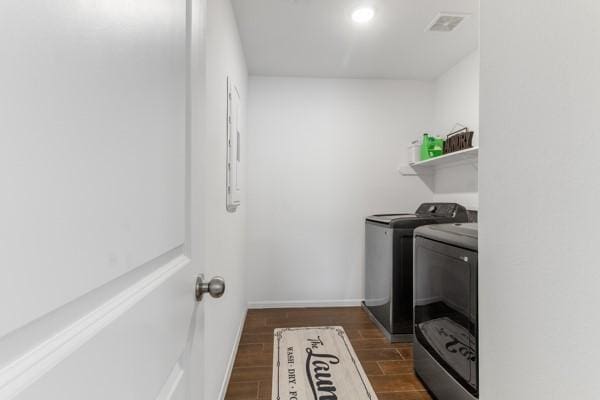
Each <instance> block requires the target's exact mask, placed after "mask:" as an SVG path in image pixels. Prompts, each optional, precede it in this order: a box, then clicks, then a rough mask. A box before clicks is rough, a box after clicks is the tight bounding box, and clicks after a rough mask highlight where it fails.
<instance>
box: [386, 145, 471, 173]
mask: <svg viewBox="0 0 600 400" xmlns="http://www.w3.org/2000/svg"><path fill="white" fill-rule="evenodd" d="M478 155H479V147H473V148H470V149H467V150H461V151H457V152H455V153H450V154H444V155H443V156H439V157H435V158H430V159H429V160H425V161H419V162H416V163H413V164H408V166H407V167H400V168H399V169H398V170H399V171H400V174H401V175H405V176H414V175H430V174H433V172H434V171H435V170H436V169H438V168H445V167H450V166H455V165H464V164H471V165H473V166H474V167H476V166H477V158H478Z"/></svg>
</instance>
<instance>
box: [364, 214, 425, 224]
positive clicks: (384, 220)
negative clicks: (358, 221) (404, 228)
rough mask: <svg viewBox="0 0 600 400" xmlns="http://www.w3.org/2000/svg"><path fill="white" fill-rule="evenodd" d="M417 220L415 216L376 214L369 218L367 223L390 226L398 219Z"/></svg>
mask: <svg viewBox="0 0 600 400" xmlns="http://www.w3.org/2000/svg"><path fill="white" fill-rule="evenodd" d="M414 218H417V216H416V215H415V214H375V215H371V216H368V217H367V221H372V222H378V223H380V224H386V225H388V224H389V223H390V222H392V221H395V220H397V219H414Z"/></svg>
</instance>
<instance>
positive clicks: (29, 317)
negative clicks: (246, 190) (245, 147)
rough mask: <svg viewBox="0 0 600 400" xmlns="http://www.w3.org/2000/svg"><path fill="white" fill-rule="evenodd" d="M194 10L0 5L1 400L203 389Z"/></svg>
mask: <svg viewBox="0 0 600 400" xmlns="http://www.w3.org/2000/svg"><path fill="white" fill-rule="evenodd" d="M203 13H204V6H203V2H202V0H188V1H187V2H186V0H127V1H125V0H53V1H47V0H3V1H2V2H0V49H2V50H1V52H0V61H1V62H0V88H1V89H0V185H1V186H0V187H1V190H2V195H1V196H0V221H2V222H1V223H0V260H1V271H2V276H1V279H0V398H1V399H10V398H19V399H78V400H79V399H86V400H91V399H102V400H106V399H155V398H158V399H171V398H172V399H190V398H194V399H201V398H202V396H201V392H200V390H199V386H201V384H202V380H201V378H202V371H201V362H200V355H201V353H202V342H203V337H202V334H203V329H202V323H201V322H202V318H203V316H202V309H201V308H202V306H201V303H200V304H199V303H196V301H195V297H194V292H193V289H194V281H195V277H196V275H197V273H198V272H200V269H201V266H200V265H198V263H197V261H196V260H199V259H200V257H197V256H196V253H197V252H198V251H200V250H201V248H200V246H198V245H197V243H199V242H200V240H201V238H199V237H197V236H195V232H197V231H200V230H199V229H198V227H197V226H196V227H194V226H193V224H192V222H191V221H194V223H196V222H200V223H201V220H202V219H201V216H199V215H196V214H195V213H194V209H195V207H194V206H195V204H197V203H198V202H200V201H201V190H200V188H199V187H197V186H194V184H193V182H194V179H193V178H194V176H195V175H196V174H197V173H198V171H197V169H196V168H195V164H193V163H192V158H191V157H192V156H193V155H194V154H196V152H195V150H194V143H195V142H196V135H198V134H199V132H198V127H199V126H200V123H199V121H200V120H201V118H202V116H201V105H202V104H201V101H200V99H201V97H202V96H201V93H199V91H201V90H202V87H203V86H202V79H203V78H202V77H203V72H202V65H203V50H202V43H203V33H202V29H203ZM190 49H192V50H193V51H190Z"/></svg>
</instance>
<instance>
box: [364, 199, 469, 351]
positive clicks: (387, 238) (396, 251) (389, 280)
mask: <svg viewBox="0 0 600 400" xmlns="http://www.w3.org/2000/svg"><path fill="white" fill-rule="evenodd" d="M467 219H468V216H467V210H466V209H465V207H463V206H461V205H460V204H456V203H423V204H421V205H420V206H419V208H418V209H417V210H416V212H415V213H414V214H377V215H372V216H369V217H367V218H366V222H365V232H366V244H365V300H364V301H363V308H364V309H365V310H366V311H367V313H368V314H369V316H370V317H371V319H372V320H373V321H374V322H375V324H376V325H377V326H378V327H379V328H380V329H381V330H382V331H383V333H384V334H385V336H386V337H387V338H388V340H390V341H392V342H410V341H412V332H413V303H412V301H413V232H414V229H415V228H417V227H419V226H422V225H429V224H442V223H449V222H466V221H467Z"/></svg>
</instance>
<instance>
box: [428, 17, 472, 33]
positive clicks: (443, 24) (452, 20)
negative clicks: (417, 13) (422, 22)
mask: <svg viewBox="0 0 600 400" xmlns="http://www.w3.org/2000/svg"><path fill="white" fill-rule="evenodd" d="M468 16H469V14H458V13H439V14H438V15H436V17H435V18H434V19H433V21H431V23H430V24H429V25H428V26H427V29H425V31H431V32H452V31H453V30H455V29H456V28H457V27H458V26H459V25H460V24H461V22H463V21H464V20H465V19H466V18H467V17H468Z"/></svg>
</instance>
